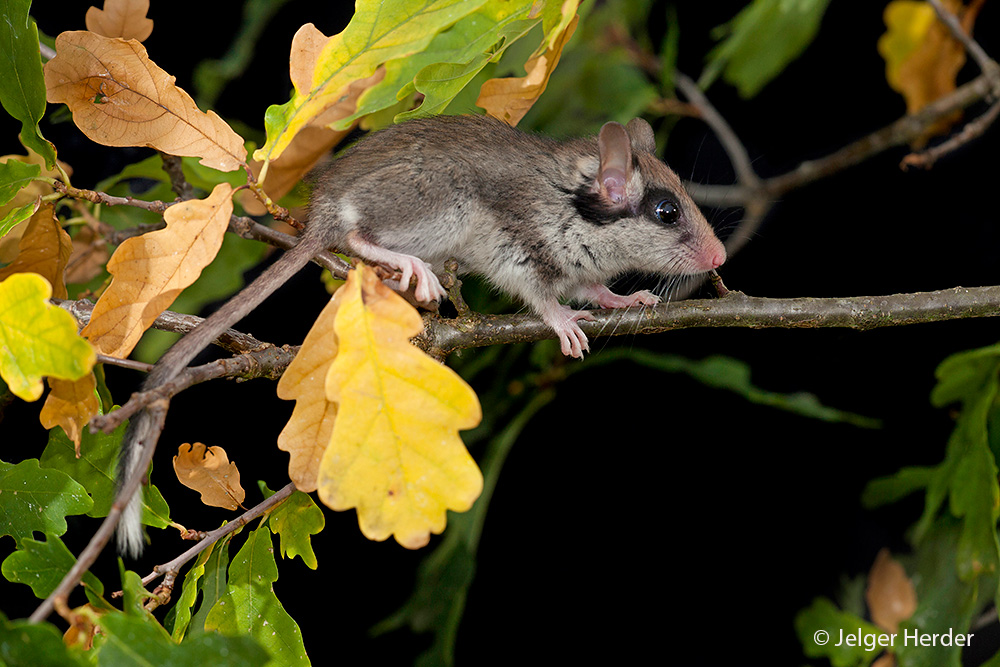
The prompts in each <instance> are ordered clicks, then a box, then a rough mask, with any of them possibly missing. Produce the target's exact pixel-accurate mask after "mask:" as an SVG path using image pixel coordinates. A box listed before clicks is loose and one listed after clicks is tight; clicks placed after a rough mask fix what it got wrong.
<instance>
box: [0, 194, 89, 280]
mask: <svg viewBox="0 0 1000 667" xmlns="http://www.w3.org/2000/svg"><path fill="white" fill-rule="evenodd" d="M72 251H73V242H72V241H71V240H70V238H69V234H67V233H66V231H65V230H64V229H63V228H62V227H61V226H60V225H59V221H58V220H57V219H56V216H55V208H54V207H53V205H52V204H45V205H44V206H42V207H40V208H39V209H38V210H37V211H35V214H34V215H33V216H31V219H30V220H28V226H27V227H26V228H25V230H24V235H23V236H22V237H21V241H20V243H18V253H17V257H15V258H14V261H13V262H11V263H10V264H8V265H7V266H6V267H4V268H3V269H0V280H3V279H4V278H6V277H7V276H10V275H13V274H15V273H37V274H38V275H40V276H42V277H43V278H45V279H46V280H48V281H49V284H50V285H52V296H54V297H55V298H57V299H65V298H66V296H67V292H66V278H65V276H64V273H65V272H66V265H67V264H68V263H69V256H70V253H72Z"/></svg>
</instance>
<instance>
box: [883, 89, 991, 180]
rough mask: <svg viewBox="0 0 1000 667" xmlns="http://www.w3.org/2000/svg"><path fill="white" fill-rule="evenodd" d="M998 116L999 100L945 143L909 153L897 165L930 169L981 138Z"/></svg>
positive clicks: (904, 167)
mask: <svg viewBox="0 0 1000 667" xmlns="http://www.w3.org/2000/svg"><path fill="white" fill-rule="evenodd" d="M998 114H1000V100H998V101H996V102H994V103H993V104H992V105H990V108H989V109H987V110H986V113H984V114H982V115H981V116H978V117H977V118H976V119H975V120H972V121H969V122H968V123H966V124H965V127H963V128H962V131H961V132H959V133H958V134H956V135H954V136H952V137H950V138H949V139H948V140H947V141H944V142H942V143H940V144H938V145H937V146H934V147H933V148H928V149H926V150H923V151H920V152H919V153H910V154H909V155H907V156H906V157H904V158H903V160H902V161H901V162H900V163H899V166H900V167H901V168H903V169H906V168H907V167H921V168H923V169H930V168H931V167H933V166H934V163H935V162H937V161H938V160H939V159H940V158H942V157H943V156H945V155H947V154H948V153H951V152H953V151H955V150H958V149H959V148H961V147H962V146H964V145H965V144H968V143H970V142H972V141H973V140H975V139H978V138H979V137H981V136H982V135H983V134H984V133H985V132H986V130H988V129H989V128H990V126H991V125H993V123H994V122H996V119H997V115H998Z"/></svg>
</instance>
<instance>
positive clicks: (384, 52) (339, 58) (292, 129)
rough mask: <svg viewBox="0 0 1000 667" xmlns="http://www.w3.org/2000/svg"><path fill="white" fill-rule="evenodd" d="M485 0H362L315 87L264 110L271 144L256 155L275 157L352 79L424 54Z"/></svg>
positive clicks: (323, 58)
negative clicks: (434, 40)
mask: <svg viewBox="0 0 1000 667" xmlns="http://www.w3.org/2000/svg"><path fill="white" fill-rule="evenodd" d="M485 2H486V0H398V1H396V2H391V3H386V2H381V0H358V1H357V3H356V4H355V12H354V16H353V17H352V18H351V21H350V23H348V24H347V27H346V28H344V30H343V32H341V33H340V34H339V35H336V36H335V37H333V38H332V39H331V40H330V42H329V43H328V44H327V46H326V47H325V48H324V50H323V53H322V54H321V55H320V57H319V59H318V61H317V62H316V66H315V69H314V73H313V78H312V81H311V82H309V83H310V86H311V90H296V91H295V92H294V94H293V95H292V99H291V100H289V101H288V102H287V103H285V104H281V105H272V106H270V107H268V109H267V111H266V113H265V114H264V126H265V128H266V130H267V143H266V144H265V145H264V146H263V147H262V148H260V149H258V150H257V151H255V152H254V159H256V160H262V161H263V160H270V159H274V158H276V157H277V156H278V155H280V154H281V152H282V151H283V150H284V149H285V147H286V146H287V145H288V144H289V143H290V142H291V140H292V138H293V137H294V136H295V135H296V134H298V132H299V131H300V130H301V129H302V128H304V127H306V126H307V125H308V124H309V123H311V122H313V121H314V120H315V119H316V118H317V117H318V116H319V115H320V114H322V113H323V112H324V111H326V109H328V108H329V107H330V106H332V105H333V104H335V103H336V102H337V101H338V100H339V99H340V97H341V95H342V94H343V92H342V91H344V90H345V89H346V88H347V86H349V85H350V84H351V83H352V82H354V81H359V80H361V79H366V78H368V77H369V76H371V75H372V74H374V73H375V70H376V69H377V68H378V67H379V66H381V65H382V64H384V63H386V62H389V61H392V60H394V59H397V58H405V57H408V56H411V55H413V54H417V53H420V52H422V51H423V50H424V49H426V48H427V46H428V44H430V42H431V40H432V39H433V38H434V36H435V35H436V34H438V33H439V32H440V31H442V30H444V29H445V28H447V27H449V26H451V25H453V24H455V23H456V22H457V21H459V20H460V19H461V18H462V17H463V16H466V15H468V14H469V13H471V12H474V11H476V10H477V9H478V8H479V7H481V6H482V5H484V4H485ZM403 83H405V81H403Z"/></svg>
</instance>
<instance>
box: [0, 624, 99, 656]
mask: <svg viewBox="0 0 1000 667" xmlns="http://www.w3.org/2000/svg"><path fill="white" fill-rule="evenodd" d="M89 664H91V663H90V661H88V660H87V659H86V658H85V657H84V654H83V652H81V651H79V650H76V649H73V648H70V647H68V646H66V643H65V642H64V641H63V633H62V632H61V631H60V630H57V629H56V627H55V626H54V625H52V624H51V623H46V622H42V623H32V622H31V621H29V620H27V619H21V620H15V621H8V620H7V617H6V616H4V614H3V612H0V665H5V667H73V665H77V666H79V667H83V665H89Z"/></svg>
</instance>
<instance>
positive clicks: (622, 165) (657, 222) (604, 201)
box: [580, 118, 726, 274]
mask: <svg viewBox="0 0 1000 667" xmlns="http://www.w3.org/2000/svg"><path fill="white" fill-rule="evenodd" d="M597 143H598V148H599V151H600V166H599V168H598V172H597V176H596V179H595V182H594V184H593V186H592V188H591V191H590V197H589V199H590V201H589V202H580V203H581V204H585V208H586V209H588V210H585V211H581V212H582V214H583V215H584V217H588V219H590V220H591V221H592V222H596V223H598V224H602V225H615V226H618V225H620V226H621V229H620V230H618V233H617V234H616V236H619V237H620V238H621V240H622V245H623V246H626V247H631V248H632V249H633V250H634V251H635V252H636V253H641V252H643V249H645V252H646V253H648V254H659V255H660V256H661V257H660V258H659V259H658V258H656V257H653V258H651V261H652V263H653V264H654V265H651V266H648V267H638V266H637V267H635V268H648V269H651V270H656V269H657V268H658V267H657V266H655V264H656V263H657V262H658V261H662V262H663V263H662V264H659V266H667V264H669V265H670V268H671V271H670V273H684V274H690V273H702V272H705V271H710V270H711V269H714V268H717V267H718V266H720V265H721V264H722V263H723V262H724V261H725V260H726V251H725V248H724V247H723V245H722V243H721V241H719V239H718V237H716V235H715V232H714V231H713V230H712V227H711V225H709V224H708V222H707V221H706V220H705V217H704V216H703V215H702V213H701V211H700V210H699V209H698V206H697V205H696V204H695V203H694V201H693V200H692V199H691V197H690V196H689V195H688V193H687V192H686V191H685V190H684V186H683V185H682V184H681V180H680V178H679V177H678V176H677V174H675V173H674V172H673V170H672V169H670V167H668V166H667V165H666V164H664V163H663V162H662V161H660V160H659V159H658V158H657V157H656V156H655V155H654V152H655V150H656V142H655V140H654V136H653V128H651V127H650V126H649V123H647V122H646V121H644V120H642V119H641V118H636V119H634V120H632V121H630V122H629V124H628V126H627V127H626V126H623V125H622V124H621V123H614V122H611V123H605V125H604V127H602V128H601V132H600V134H599V135H598V139H597ZM588 213H589V216H588V215H587V214H588ZM606 231H609V232H610V231H612V230H611V229H608V230H606ZM616 245H617V244H616Z"/></svg>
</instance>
